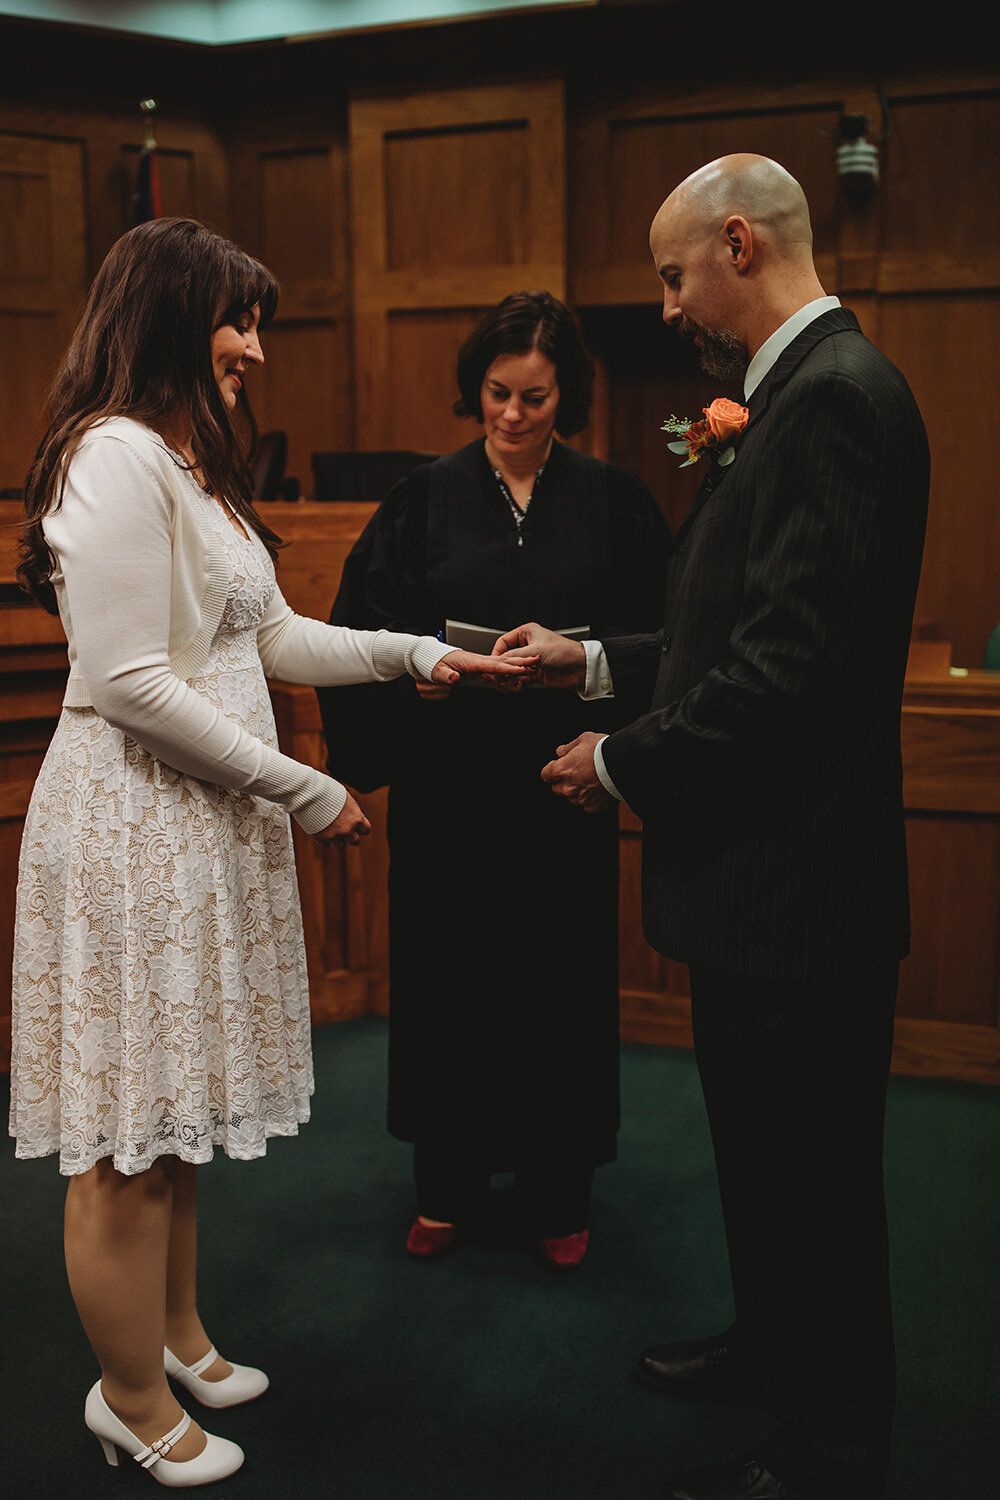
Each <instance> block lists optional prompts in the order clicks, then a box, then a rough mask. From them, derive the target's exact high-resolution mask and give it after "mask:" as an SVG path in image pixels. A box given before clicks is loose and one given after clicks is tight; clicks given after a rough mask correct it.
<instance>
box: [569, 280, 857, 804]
mask: <svg viewBox="0 0 1000 1500" xmlns="http://www.w3.org/2000/svg"><path fill="white" fill-rule="evenodd" d="M839 306H840V298H839V297H817V298H816V299H815V301H813V302H807V303H806V304H805V306H804V307H800V308H799V310H798V312H794V313H792V316H791V317H790V318H786V319H785V321H784V322H783V323H782V325H781V327H780V328H776V329H775V330H774V332H773V333H772V334H771V336H770V338H768V339H765V340H764V342H763V343H762V344H761V346H760V348H759V349H758V350H757V353H756V354H755V355H754V357H753V359H752V360H751V361H750V363H749V365H748V366H747V372H746V375H745V376H744V377H743V399H744V401H749V400H750V397H751V396H752V395H753V393H754V391H755V390H756V389H757V387H758V386H759V385H760V383H761V381H762V380H763V379H764V376H765V375H766V374H767V373H768V371H769V370H770V369H771V368H772V366H773V365H774V364H775V362H776V360H777V358H778V355H779V354H782V353H783V352H784V351H785V350H786V349H787V348H788V346H789V344H790V343H791V342H792V340H793V339H795V338H798V336H799V334H800V333H801V332H802V330H803V328H808V327H809V324H810V323H812V322H814V321H815V319H816V318H819V317H822V315H823V314H824V313H826V312H830V311H832V309H833V308H835V307H839ZM583 649H584V652H585V653H586V657H587V677H586V681H585V683H584V688H583V692H582V693H581V694H580V697H581V698H585V699H589V698H613V697H614V684H613V683H612V681H611V671H610V668H609V667H608V659H607V657H606V656H605V654H604V647H603V646H602V645H601V643H600V641H584V642H583ZM606 739H607V735H606V734H603V735H602V736H601V738H600V739H599V740H598V742H597V744H596V745H595V746H594V770H595V771H596V772H597V776H598V779H599V781H600V783H601V785H602V786H603V787H604V790H605V791H606V792H609V793H610V794H611V796H612V797H615V798H616V799H617V800H618V801H619V802H624V800H625V799H624V797H623V796H622V794H621V792H620V791H619V790H618V788H617V787H616V786H615V784H614V782H613V781H612V780H611V777H610V776H609V775H608V773H607V771H606V770H605V766H604V756H603V755H602V753H601V746H602V744H603V743H604V741H605V740H606Z"/></svg>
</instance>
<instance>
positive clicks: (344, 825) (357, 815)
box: [313, 792, 372, 849]
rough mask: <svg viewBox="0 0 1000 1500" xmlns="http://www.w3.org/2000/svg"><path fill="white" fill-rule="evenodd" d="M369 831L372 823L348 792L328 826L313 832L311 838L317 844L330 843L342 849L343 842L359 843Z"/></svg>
mask: <svg viewBox="0 0 1000 1500" xmlns="http://www.w3.org/2000/svg"><path fill="white" fill-rule="evenodd" d="M371 831H372V825H371V824H370V823H369V821H368V819H367V818H366V817H365V815H364V813H363V812H362V811H361V809H360V807H359V806H358V804H357V803H356V802H355V800H354V798H353V797H352V796H351V794H350V792H348V794H347V801H346V802H345V803H344V805H343V807H342V808H341V809H340V812H339V813H338V814H337V816H336V817H335V818H334V820H333V822H332V823H331V824H330V826H329V828H322V829H320V831H319V833H314V834H313V838H314V839H315V840H316V842H317V844H332V845H333V846H334V847H335V848H337V849H343V847H344V845H345V844H360V842H361V840H362V839H364V838H367V837H368V835H369V834H370V833H371Z"/></svg>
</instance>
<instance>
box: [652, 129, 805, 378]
mask: <svg viewBox="0 0 1000 1500" xmlns="http://www.w3.org/2000/svg"><path fill="white" fill-rule="evenodd" d="M649 246H650V249H651V250H652V252H653V260H654V262H655V264H656V270H657V274H658V275H659V277H660V279H661V280H662V282H663V286H664V302H663V317H664V321H665V322H666V323H668V324H670V325H671V326H674V327H676V328H677V330H678V331H679V332H680V333H681V334H682V335H683V334H687V335H688V336H690V337H692V338H693V339H694V340H695V342H696V343H698V346H699V348H700V349H701V350H702V355H703V359H702V362H703V364H706V368H708V364H707V363H706V360H705V357H704V356H705V353H706V351H708V352H709V353H710V354H711V351H710V350H708V346H709V345H710V344H711V341H712V340H711V336H712V334H713V333H721V334H722V335H723V336H724V340H726V341H728V342H729V344H730V345H731V346H732V347H734V348H735V347H737V346H738V347H739V348H740V350H742V357H744V358H746V357H748V356H749V355H751V354H752V353H753V352H754V351H755V350H756V349H758V348H759V347H760V345H761V344H762V343H763V342H764V340H765V339H766V338H767V337H768V335H769V334H770V333H772V332H773V331H774V330H775V329H776V328H778V327H780V326H781V324H782V323H783V322H784V321H785V319H786V318H788V317H790V316H791V314H792V313H793V312H796V311H797V310H798V308H800V307H803V306H805V304H806V303H808V302H810V301H812V300H813V299H814V298H816V297H821V296H822V295H823V288H822V286H821V285H820V283H819V280H818V278H817V276H816V270H815V267H814V265H813V259H812V227H811V225H810V223H809V205H808V203H807V202H806V196H805V193H804V192H803V191H802V189H801V187H800V186H799V184H798V183H797V182H796V180H795V178H794V177H793V176H792V175H791V173H790V172H787V171H786V170H785V168H784V167H782V166H780V165H779V164H778V162H776V161H772V160H771V159H770V157H767V156H755V155H752V154H751V153H749V152H739V153H737V154H736V155H733V156H721V157H719V159H718V160H717V161H711V162H709V163H708V164H707V165H706V166H704V167H699V168H698V170H697V172H692V173H691V176H690V177H686V178H685V179H684V181H683V182H682V183H680V184H679V186H677V187H676V188H674V191H673V192H672V193H671V194H670V196H669V198H667V199H666V201H665V202H664V203H663V204H662V205H661V206H660V209H659V211H658V213H657V215H656V217H655V218H654V220H653V223H652V227H651V229H650V232H649ZM730 363H732V361H730ZM737 363H738V360H737ZM712 373H717V374H722V373H723V370H722V367H721V366H720V367H719V368H718V369H716V370H713V371H712Z"/></svg>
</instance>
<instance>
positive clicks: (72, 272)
mask: <svg viewBox="0 0 1000 1500" xmlns="http://www.w3.org/2000/svg"><path fill="white" fill-rule="evenodd" d="M0 226H2V227H0V347H2V348H3V359H2V360H0V411H2V412H3V420H2V421H0V488H8V487H12V488H20V487H21V486H22V485H23V483H24V476H25V473H26V471H27V468H28V465H29V463H30V462H31V459H32V456H33V454H34V451H35V448H36V446H37V443H38V438H39V437H40V435H41V434H40V430H39V428H40V422H39V417H40V411H41V405H42V399H43V394H44V391H45V389H46V388H47V386H48V384H49V382H50V380H51V378H52V374H53V372H54V370H55V367H56V365H57V363H58V361H59V358H60V356H61V354H62V351H63V349H64V348H65V346H66V343H67V341H68V339H69V336H70V333H71V331H72V328H73V325H74V323H75V321H76V317H77V314H78V311H79V307H80V304H81V302H82V300H83V296H84V293H85V291H86V286H87V272H88V267H87V258H86V228H85V220H84V199H83V159H82V153H81V150H80V147H79V145H78V144H77V143H75V142H72V141H57V140H49V139H46V138H44V137H26V136H15V135H9V134H3V135H0Z"/></svg>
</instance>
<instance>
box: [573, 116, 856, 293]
mask: <svg viewBox="0 0 1000 1500" xmlns="http://www.w3.org/2000/svg"><path fill="white" fill-rule="evenodd" d="M748 102H749V101H748V99H747V96H746V94H745V93H743V94H732V93H725V92H715V93H707V94H706V95H705V96H704V98H703V99H702V98H699V97H697V96H696V97H695V98H691V97H685V98H672V97H671V96H670V94H669V93H668V92H666V91H664V92H663V93H662V94H661V95H660V96H659V97H657V98H650V97H649V96H645V97H638V98H632V99H629V100H628V101H620V100H619V101H615V102H613V103H611V104H609V105H605V106H603V107H602V106H601V105H600V104H599V103H598V102H596V101H591V102H590V103H589V104H588V106H587V108H586V109H585V110H584V111H582V112H581V114H580V116H579V117H578V118H577V119H576V120H575V121H574V122H573V125H572V127H571V133H570V140H571V146H572V150H571V156H570V173H571V175H570V204H571V226H572V228H571V247H570V258H569V265H570V288H571V295H572V297H573V300H574V302H575V303H577V304H580V305H584V304H596V305H605V306H607V305H615V304H628V303H636V302H644V301H651V302H655V301H657V299H658V295H659V293H658V282H657V279H656V273H655V271H654V269H653V265H652V261H651V259H650V255H649V226H650V223H651V221H652V218H653V216H654V214H655V213H656V210H657V209H658V208H659V206H660V204H661V203H662V202H663V200H664V198H665V197H666V196H667V194H668V193H669V192H670V191H671V190H672V189H673V188H674V187H676V185H677V184H678V183H679V182H681V181H683V179H684V178H685V177H686V176H688V174H689V173H690V172H693V171H694V170H695V169H696V168H697V167H699V166H702V165H703V164H704V163H705V162H707V161H712V160H714V159H715V158H716V157H717V156H722V155H725V154H727V153H729V152H733V151H757V152H760V153H761V154H763V155H765V156H772V157H774V158H775V159H776V160H778V161H780V162H782V164H783V165H785V166H787V167H788V170H789V171H790V172H792V173H793V175H794V176H795V177H797V178H798V180H799V181H800V182H801V183H802V185H803V187H804V188H805V191H806V193H807V195H808V197H809V203H810V212H811V216H812V221H813V235H814V242H815V250H816V254H817V257H818V261H819V263H820V266H821V269H822V270H824V271H827V272H829V271H830V270H832V268H833V263H834V252H835V250H836V246H837V239H838V223H839V217H840V205H839V203H838V194H837V183H836V176H835V173H834V171H833V142H832V140H831V136H832V134H833V133H834V130H835V127H836V122H837V118H838V116H839V114H840V113H841V110H842V108H843V97H842V96H838V94H837V93H836V92H834V93H833V94H832V96H831V94H830V93H827V95H826V96H825V97H824V96H823V95H822V94H819V97H817V91H816V90H812V91H809V92H804V91H803V90H801V89H800V90H797V91H793V90H784V91H781V92H780V93H778V94H772V95H766V94H765V95H764V96H763V97H761V98H756V97H755V98H754V99H753V102H752V104H751V105H750V107H748ZM769 106H770V107H769Z"/></svg>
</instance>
